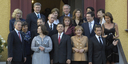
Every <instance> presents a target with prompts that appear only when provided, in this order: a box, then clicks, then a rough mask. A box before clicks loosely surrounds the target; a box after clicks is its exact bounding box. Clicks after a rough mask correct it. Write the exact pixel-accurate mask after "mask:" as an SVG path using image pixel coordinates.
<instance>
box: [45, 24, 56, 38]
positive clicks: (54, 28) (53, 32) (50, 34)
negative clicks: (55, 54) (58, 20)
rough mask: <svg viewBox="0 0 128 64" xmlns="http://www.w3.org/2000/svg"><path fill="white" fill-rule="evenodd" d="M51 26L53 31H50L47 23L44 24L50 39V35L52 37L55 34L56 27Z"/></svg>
mask: <svg viewBox="0 0 128 64" xmlns="http://www.w3.org/2000/svg"><path fill="white" fill-rule="evenodd" d="M53 25H54V27H53V30H51V29H50V27H49V25H48V23H46V24H45V26H46V27H47V31H48V36H50V37H51V36H52V35H54V34H57V29H56V25H55V24H53Z"/></svg>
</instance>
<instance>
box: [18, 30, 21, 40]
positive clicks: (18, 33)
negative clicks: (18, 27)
mask: <svg viewBox="0 0 128 64" xmlns="http://www.w3.org/2000/svg"><path fill="white" fill-rule="evenodd" d="M18 36H19V38H20V41H21V37H20V32H18Z"/></svg>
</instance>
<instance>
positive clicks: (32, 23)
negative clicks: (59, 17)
mask: <svg viewBox="0 0 128 64" xmlns="http://www.w3.org/2000/svg"><path fill="white" fill-rule="evenodd" d="M33 9H34V12H33V13H30V14H28V15H27V18H26V22H27V23H28V30H29V31H32V30H34V29H37V19H39V18H42V19H43V21H45V16H44V15H43V14H40V10H41V4H40V3H35V4H34V8H33Z"/></svg>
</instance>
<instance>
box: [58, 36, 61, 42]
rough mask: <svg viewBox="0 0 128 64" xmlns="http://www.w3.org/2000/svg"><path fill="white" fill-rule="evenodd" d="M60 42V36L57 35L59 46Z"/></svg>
mask: <svg viewBox="0 0 128 64" xmlns="http://www.w3.org/2000/svg"><path fill="white" fill-rule="evenodd" d="M60 40H61V39H60V35H59V38H58V44H60Z"/></svg>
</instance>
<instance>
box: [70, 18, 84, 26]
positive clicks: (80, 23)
mask: <svg viewBox="0 0 128 64" xmlns="http://www.w3.org/2000/svg"><path fill="white" fill-rule="evenodd" d="M82 24H83V19H81V20H80V22H79V23H78V25H79V26H81V25H82ZM72 25H73V26H77V24H76V21H75V20H72Z"/></svg>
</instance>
